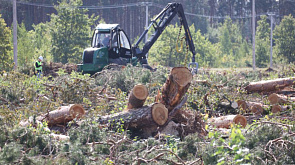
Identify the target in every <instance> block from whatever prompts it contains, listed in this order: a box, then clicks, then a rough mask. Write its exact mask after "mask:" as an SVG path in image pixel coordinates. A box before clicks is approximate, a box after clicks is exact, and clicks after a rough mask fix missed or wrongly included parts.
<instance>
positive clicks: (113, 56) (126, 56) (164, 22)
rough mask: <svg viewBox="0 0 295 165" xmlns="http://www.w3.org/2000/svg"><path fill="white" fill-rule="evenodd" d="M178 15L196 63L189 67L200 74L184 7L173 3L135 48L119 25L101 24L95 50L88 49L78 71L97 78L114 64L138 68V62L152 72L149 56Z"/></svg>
mask: <svg viewBox="0 0 295 165" xmlns="http://www.w3.org/2000/svg"><path fill="white" fill-rule="evenodd" d="M176 14H177V15H178V17H179V19H180V30H181V28H182V26H183V28H184V30H185V37H184V39H185V41H186V44H187V49H188V47H189V50H190V51H191V52H192V54H193V56H192V62H191V63H189V65H188V67H189V68H190V67H193V68H192V71H193V72H194V73H196V72H197V69H198V63H196V62H195V54H196V52H195V47H194V43H193V40H192V37H191V34H190V31H189V27H188V24H187V21H186V18H185V15H184V11H183V7H182V5H181V4H180V3H169V4H168V5H167V6H166V7H165V8H164V9H163V10H162V11H161V12H160V13H159V14H158V15H157V16H156V17H155V18H154V19H153V20H151V23H150V24H149V26H148V27H147V29H145V31H144V32H143V33H142V34H141V36H140V37H139V39H138V41H137V42H136V43H135V45H133V46H131V44H130V40H129V38H128V36H127V35H126V33H125V32H124V30H123V29H122V28H121V27H120V26H119V24H99V25H98V26H97V27H96V28H95V30H94V33H93V36H92V43H91V47H90V48H86V49H85V50H84V52H83V57H82V64H78V70H79V71H82V72H83V73H90V74H94V73H96V72H99V71H101V70H102V69H103V68H104V67H105V66H107V65H108V64H111V63H115V64H119V65H126V64H127V63H130V64H132V65H136V64H137V63H138V62H140V64H141V65H142V66H143V67H146V68H148V69H152V68H151V67H150V66H149V65H148V63H147V57H146V54H147V53H148V51H149V50H150V48H151V47H152V45H153V44H154V43H155V42H156V41H157V39H158V38H159V36H160V35H161V34H162V32H163V31H164V29H165V28H166V27H167V26H168V24H169V23H170V22H171V20H172V19H173V18H174V17H175V16H176ZM151 27H153V28H154V33H153V34H152V35H151V37H150V38H149V40H148V42H146V43H145V44H144V46H143V48H142V49H140V48H139V47H138V45H139V43H140V42H141V41H142V40H143V38H144V37H145V35H146V34H147V33H148V31H149V29H150V28H151ZM179 33H180V32H179ZM178 38H179V36H178Z"/></svg>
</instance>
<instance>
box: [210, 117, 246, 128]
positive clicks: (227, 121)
mask: <svg viewBox="0 0 295 165" xmlns="http://www.w3.org/2000/svg"><path fill="white" fill-rule="evenodd" d="M209 123H210V124H212V125H213V126H216V127H217V128H230V125H231V124H240V125H241V126H242V127H243V128H245V127H246V125H247V120H246V118H245V117H244V116H242V115H227V116H221V117H217V118H212V119H209Z"/></svg>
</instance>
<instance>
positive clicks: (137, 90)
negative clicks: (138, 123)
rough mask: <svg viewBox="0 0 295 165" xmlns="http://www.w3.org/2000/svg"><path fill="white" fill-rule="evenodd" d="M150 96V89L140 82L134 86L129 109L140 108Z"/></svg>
mask: <svg viewBox="0 0 295 165" xmlns="http://www.w3.org/2000/svg"><path fill="white" fill-rule="evenodd" d="M147 97H148V89H147V87H146V86H145V85H141V84H138V85H136V86H134V87H133V89H132V91H131V92H130V95H129V101H128V106H127V109H133V108H140V107H142V106H143V104H144V102H145V100H146V98H147Z"/></svg>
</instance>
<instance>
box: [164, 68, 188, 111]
mask: <svg viewBox="0 0 295 165" xmlns="http://www.w3.org/2000/svg"><path fill="white" fill-rule="evenodd" d="M192 79H193V75H192V74H191V72H190V71H189V69H188V68H186V67H175V68H173V69H172V70H171V72H170V75H169V77H168V79H167V80H166V82H165V84H164V86H163V88H162V98H161V100H162V101H161V103H163V104H164V105H165V106H166V107H167V108H168V111H169V112H170V111H172V109H173V108H174V107H175V106H176V105H178V104H179V103H180V102H181V100H182V98H183V96H184V94H185V93H186V92H187V90H188V88H189V86H190V84H191V81H192Z"/></svg>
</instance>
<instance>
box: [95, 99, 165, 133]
mask: <svg viewBox="0 0 295 165" xmlns="http://www.w3.org/2000/svg"><path fill="white" fill-rule="evenodd" d="M167 119H168V110H167V108H166V107H165V106H164V105H163V104H161V103H154V104H152V105H149V106H143V107H141V108H137V109H130V110H128V111H123V112H120V113H116V114H113V115H107V116H102V117H101V118H100V119H99V122H100V123H101V124H107V123H110V122H111V123H117V122H120V121H121V120H123V121H124V123H122V124H124V126H125V127H126V128H137V129H140V128H143V127H152V126H155V125H163V124H164V123H166V121H167Z"/></svg>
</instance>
